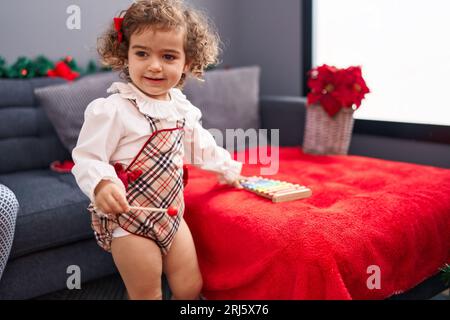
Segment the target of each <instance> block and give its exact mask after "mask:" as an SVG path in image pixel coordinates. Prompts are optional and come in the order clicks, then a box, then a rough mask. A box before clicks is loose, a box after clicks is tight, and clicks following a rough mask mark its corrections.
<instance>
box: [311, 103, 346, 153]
mask: <svg viewBox="0 0 450 320" xmlns="http://www.w3.org/2000/svg"><path fill="white" fill-rule="evenodd" d="M353 112H354V111H353V110H352V109H348V108H345V109H341V110H340V111H339V112H338V113H337V114H336V115H335V116H334V117H332V118H331V117H330V116H329V115H328V114H327V113H326V112H325V110H324V109H323V108H322V107H321V106H319V105H309V106H307V107H306V125H305V134H304V139H303V151H304V152H305V153H312V154H344V155H345V154H347V153H348V149H349V147H350V139H351V136H352V131H353V123H354V119H353Z"/></svg>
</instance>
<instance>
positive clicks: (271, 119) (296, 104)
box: [260, 96, 306, 146]
mask: <svg viewBox="0 0 450 320" xmlns="http://www.w3.org/2000/svg"><path fill="white" fill-rule="evenodd" d="M305 106H306V98H305V97H291V96H262V97H261V99H260V112H261V128H262V129H269V130H270V129H279V130H280V146H296V145H301V144H302V143H303V131H304V127H305V116H306V110H305Z"/></svg>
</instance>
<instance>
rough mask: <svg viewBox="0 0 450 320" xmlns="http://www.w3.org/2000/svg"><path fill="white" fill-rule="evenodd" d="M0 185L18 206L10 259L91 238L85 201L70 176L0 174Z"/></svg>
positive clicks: (51, 173) (38, 171)
mask: <svg viewBox="0 0 450 320" xmlns="http://www.w3.org/2000/svg"><path fill="white" fill-rule="evenodd" d="M0 183H1V184H4V185H6V186H7V187H8V188H10V189H11V190H12V191H13V192H14V194H15V195H16V197H17V200H18V201H19V204H20V210H19V213H18V215H17V222H16V230H15V238H14V243H13V246H12V249H11V256H10V258H11V259H14V258H17V257H19V256H22V255H25V254H29V253H32V252H36V251H39V250H44V249H47V248H52V247H56V246H60V245H65V244H67V243H72V242H75V241H78V240H83V239H89V238H92V237H93V233H92V230H91V228H90V217H89V214H88V211H87V209H86V208H87V206H88V204H89V200H88V198H87V197H86V196H85V195H84V194H83V193H82V192H81V191H80V189H79V188H78V186H77V184H76V182H75V178H74V177H73V175H72V174H59V173H55V172H52V171H50V170H31V171H24V172H18V173H10V174H3V175H0Z"/></svg>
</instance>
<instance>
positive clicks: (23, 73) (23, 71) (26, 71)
mask: <svg viewBox="0 0 450 320" xmlns="http://www.w3.org/2000/svg"><path fill="white" fill-rule="evenodd" d="M20 74H21V75H22V76H24V77H25V76H26V75H27V74H28V70H27V69H22V70H21V71H20Z"/></svg>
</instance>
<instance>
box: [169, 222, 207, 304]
mask: <svg viewBox="0 0 450 320" xmlns="http://www.w3.org/2000/svg"><path fill="white" fill-rule="evenodd" d="M163 270H164V273H165V275H166V277H167V280H168V282H169V286H170V289H171V291H172V296H173V297H172V299H177V300H195V299H198V298H199V295H200V292H201V290H202V286H203V280H202V275H201V273H200V268H199V266H198V261H197V253H196V251H195V246H194V241H193V239H192V235H191V232H190V230H189V227H188V226H187V224H186V222H185V221H184V219H181V222H180V227H179V229H178V231H177V234H176V235H175V238H174V240H173V243H172V246H171V248H170V250H169V253H168V254H167V255H166V256H163Z"/></svg>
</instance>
